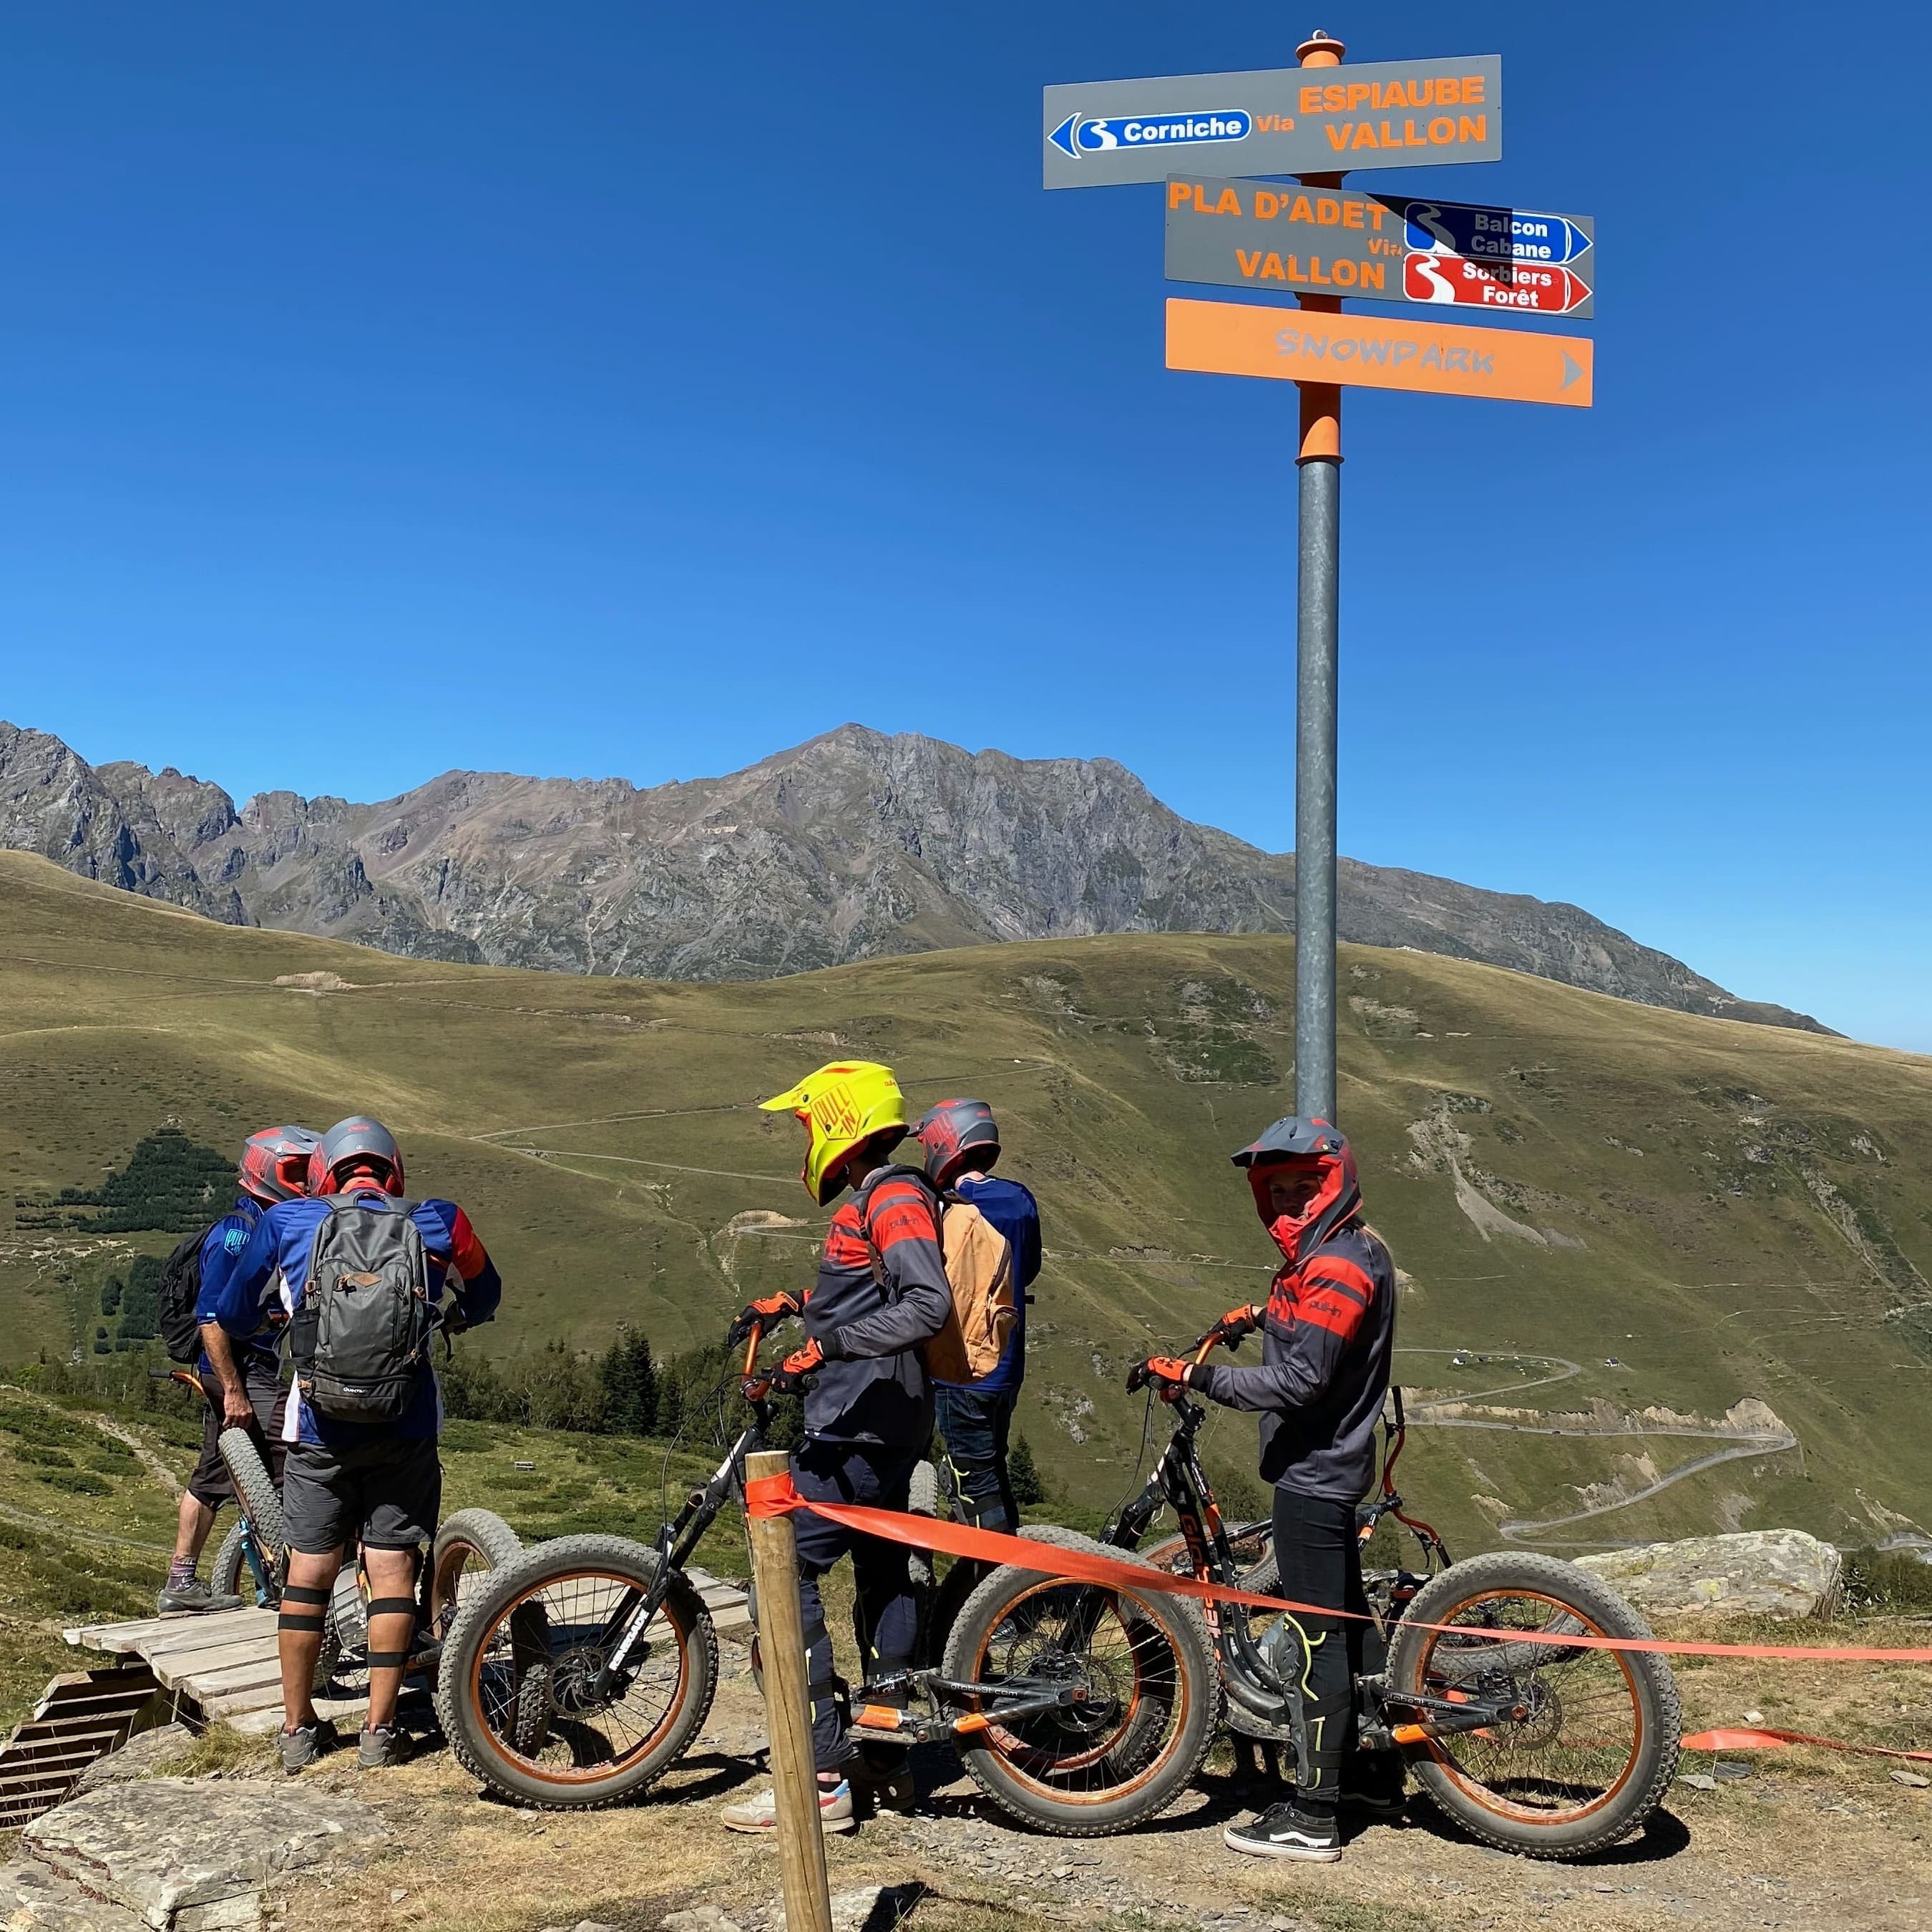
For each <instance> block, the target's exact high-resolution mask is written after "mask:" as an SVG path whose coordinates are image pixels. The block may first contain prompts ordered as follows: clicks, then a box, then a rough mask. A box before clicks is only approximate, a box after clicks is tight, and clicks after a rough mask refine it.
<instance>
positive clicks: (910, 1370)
mask: <svg viewBox="0 0 1932 1932" xmlns="http://www.w3.org/2000/svg"><path fill="white" fill-rule="evenodd" d="M861 1217H863V1218H861ZM868 1234H869V1235H870V1236H871V1240H870V1241H869V1243H868V1241H867V1238H866V1237H867V1235H868ZM875 1252H876V1253H877V1257H878V1264H879V1265H878V1272H877V1275H876V1276H875V1275H874V1272H873V1267H872V1261H873V1256H874V1253H875ZM951 1313H953V1289H952V1286H951V1284H950V1283H949V1282H948V1281H947V1279H946V1256H945V1254H944V1251H943V1250H941V1247H940V1241H939V1221H938V1208H937V1206H936V1205H935V1196H934V1195H933V1192H932V1187H931V1186H930V1184H929V1183H928V1182H927V1181H926V1179H925V1177H924V1176H923V1175H919V1174H918V1173H916V1172H914V1171H913V1169H909V1168H903V1167H883V1168H879V1169H875V1170H874V1172H872V1173H871V1175H868V1177H867V1178H866V1181H865V1186H864V1187H862V1189H861V1190H859V1193H857V1194H856V1195H855V1196H853V1198H852V1199H850V1200H849V1201H847V1202H845V1203H844V1205H842V1206H841V1208H839V1210H838V1213H837V1214H834V1215H833V1216H832V1226H830V1227H829V1229H826V1235H825V1251H824V1253H823V1256H821V1258H820V1262H819V1265H818V1280H817V1282H816V1283H814V1285H813V1286H812V1288H811V1291H810V1292H808V1294H807V1295H806V1296H805V1334H807V1335H808V1336H809V1337H811V1339H812V1340H814V1341H815V1342H816V1343H817V1344H818V1346H819V1347H820V1349H822V1350H823V1352H824V1355H825V1366H824V1367H823V1368H821V1369H820V1370H819V1371H818V1373H817V1375H816V1376H814V1377H813V1378H812V1380H811V1383H810V1385H808V1388H807V1389H806V1391H805V1433H806V1434H807V1435H808V1436H815V1437H817V1438H820V1439H823V1440H824V1441H827V1442H877V1443H881V1444H883V1445H886V1447H887V1448H895V1449H919V1450H923V1449H924V1448H925V1447H926V1444H927V1442H929V1440H930V1439H931V1438H932V1379H931V1378H930V1377H929V1376H928V1375H927V1374H926V1364H925V1361H924V1360H923V1359H922V1358H921V1356H920V1355H919V1349H920V1346H921V1345H922V1344H923V1343H927V1342H929V1341H931V1340H932V1338H933V1337H935V1335H937V1334H938V1333H939V1331H941V1329H942V1328H944V1327H945V1326H946V1320H947V1316H950V1314H951Z"/></svg>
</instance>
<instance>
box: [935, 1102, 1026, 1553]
mask: <svg viewBox="0 0 1932 1932" xmlns="http://www.w3.org/2000/svg"><path fill="white" fill-rule="evenodd" d="M913 1136H914V1137H915V1138H916V1139H917V1141H918V1142H919V1145H920V1146H921V1147H922V1148H924V1149H925V1150H926V1178H927V1179H928V1180H929V1181H931V1182H932V1184H933V1186H934V1187H938V1188H941V1189H945V1190H950V1192H951V1193H955V1194H956V1195H958V1196H959V1198H960V1199H961V1200H962V1201H970V1202H971V1203H972V1204H973V1205H974V1207H976V1208H978V1209H979V1211H980V1213H981V1214H983V1215H985V1216H986V1219H987V1220H989V1221H990V1222H991V1223H992V1224H993V1226H995V1228H997V1229H998V1230H999V1232H1001V1234H1003V1235H1005V1237H1006V1238H1007V1243H1008V1244H1009V1245H1010V1247H1011V1248H1012V1250H1013V1331H1012V1333H1011V1334H1009V1335H1008V1337H1007V1346H1006V1348H1005V1349H1004V1351H1003V1352H1001V1356H1000V1359H999V1361H998V1364H996V1365H995V1367H993V1368H992V1370H990V1371H989V1373H987V1374H986V1375H983V1376H981V1377H980V1379H979V1380H978V1381H977V1382H939V1381H937V1380H935V1382H934V1383H933V1394H934V1395H935V1397H936V1398H937V1400H938V1410H939V1433H940V1434H941V1436H942V1437H944V1439H945V1442H946V1460H947V1463H949V1464H950V1466H951V1467H952V1470H953V1489H954V1491H955V1493H956V1496H957V1499H958V1502H959V1515H960V1520H961V1521H962V1522H963V1523H969V1524H971V1526H973V1527H974V1528H975V1529H992V1530H1000V1531H1003V1532H1005V1533H1006V1534H1007V1535H1015V1534H1016V1533H1017V1532H1018V1531H1019V1526H1020V1513H1019V1508H1018V1506H1017V1505H1016V1504H1015V1502H1014V1501H1013V1484H1012V1482H1011V1481H1010V1479H1009V1478H1008V1475H1007V1440H1008V1438H1009V1436H1010V1433H1011V1431H1012V1429H1013V1410H1014V1409H1015V1408H1016V1406H1018V1404H1019V1399H1020V1384H1021V1383H1022V1382H1023V1381H1024V1380H1025V1377H1026V1305H1027V1290H1028V1289H1029V1288H1030V1287H1031V1286H1032V1285H1033V1283H1034V1279H1035V1278H1036V1277H1037V1276H1038V1274H1039V1273H1040V1204H1039V1203H1038V1202H1037V1201H1035V1200H1034V1198H1033V1194H1032V1192H1031V1190H1030V1189H1028V1188H1025V1187H1022V1186H1021V1185H1020V1184H1019V1182H1018V1181H1008V1180H1006V1179H1004V1178H999V1179H996V1178H995V1177H994V1176H993V1175H992V1172H991V1169H992V1166H993V1163H995V1161H996V1160H998V1159H999V1157H1000V1127H999V1123H998V1121H995V1119H994V1118H993V1110H992V1108H991V1107H989V1106H987V1104H986V1102H985V1101H983V1100H942V1101H941V1102H940V1103H939V1104H938V1106H936V1107H934V1108H932V1109H929V1111H928V1112H926V1114H925V1115H923V1116H922V1118H921V1119H920V1121H919V1125H918V1126H917V1127H914V1128H913Z"/></svg>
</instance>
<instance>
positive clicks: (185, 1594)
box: [154, 1577, 242, 1616]
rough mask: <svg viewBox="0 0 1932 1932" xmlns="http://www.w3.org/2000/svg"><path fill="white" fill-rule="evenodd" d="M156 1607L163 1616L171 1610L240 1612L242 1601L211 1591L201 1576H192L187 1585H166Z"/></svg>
mask: <svg viewBox="0 0 1932 1932" xmlns="http://www.w3.org/2000/svg"><path fill="white" fill-rule="evenodd" d="M154 1607H155V1609H156V1610H157V1611H159V1612H160V1614H161V1615H162V1616H166V1615H167V1613H169V1611H170V1610H239V1609H240V1608H241V1607H242V1599H241V1598H239V1597H231V1596H230V1595H228V1594H227V1592H225V1591H218V1590H211V1589H209V1588H208V1586H207V1585H206V1584H205V1583H203V1582H202V1580H201V1579H200V1578H199V1577H190V1578H189V1579H188V1580H187V1582H186V1583H168V1584H165V1585H163V1586H162V1589H161V1593H160V1595H159V1596H158V1597H157V1598H155V1599H154Z"/></svg>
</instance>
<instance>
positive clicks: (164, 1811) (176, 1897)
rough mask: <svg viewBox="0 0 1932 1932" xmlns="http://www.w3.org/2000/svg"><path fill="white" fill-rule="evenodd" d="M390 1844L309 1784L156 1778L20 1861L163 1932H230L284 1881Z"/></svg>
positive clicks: (80, 1804)
mask: <svg viewBox="0 0 1932 1932" xmlns="http://www.w3.org/2000/svg"><path fill="white" fill-rule="evenodd" d="M388 1835H389V1834H388V1831H387V1829H386V1827H385V1826H384V1825H383V1822H382V1820H380V1817H378V1816H377V1814H376V1813H375V1812H374V1811H371V1809H370V1808H369V1807H368V1805H365V1804H363V1803H362V1802H361V1801H360V1800H359V1799H354V1798H350V1797H347V1796H343V1795H341V1794H340V1793H336V1792H332V1791H325V1790H321V1789H320V1788H318V1787H317V1786H315V1785H314V1784H307V1783H305V1784H302V1786H300V1787H298V1788H296V1789H294V1790H291V1789H290V1788H289V1787H286V1786H284V1785H282V1784H280V1783H277V1784H272V1785H268V1784H211V1783H208V1782H206V1781H199V1782H198V1781H195V1780H193V1779H189V1778H149V1779H147V1780H145V1781H142V1782H140V1783H138V1784H112V1785H109V1786H108V1787H106V1788H105V1789H104V1790H99V1791H95V1792H90V1793H89V1794H88V1795H87V1796H86V1797H84V1798H79V1799H75V1800H74V1802H73V1803H72V1804H70V1805H62V1806H61V1807H59V1808H58V1810H56V1811H49V1812H48V1813H47V1814H46V1816H45V1817H41V1818H37V1819H36V1820H34V1823H32V1824H31V1825H29V1826H28V1827H27V1829H26V1832H25V1833H24V1834H23V1836H22V1839H21V1844H20V1849H21V1851H22V1853H23V1855H24V1856H25V1857H26V1858H29V1859H34V1860H37V1861H39V1862H40V1864H43V1865H44V1866H46V1867H48V1868H49V1870H52V1872H53V1873H54V1874H55V1876H57V1877H59V1878H63V1879H68V1880H71V1881H72V1882H74V1883H76V1884H78V1885H83V1886H85V1887H86V1888H87V1890H89V1891H91V1892H93V1893H95V1894H98V1896H100V1897H103V1898H105V1899H107V1900H110V1901H111V1902H112V1903H114V1904H115V1905H118V1906H122V1907H124V1909H126V1910H127V1911H128V1912H132V1913H133V1914H134V1915H136V1917H137V1918H140V1919H141V1920H142V1921H145V1924H148V1926H150V1927H153V1928H154V1932H226V1928H229V1927H251V1928H252V1927H254V1926H256V1925H257V1924H260V1919H261V1909H262V1892H263V1888H264V1887H265V1886H266V1885H268V1884H269V1882H271V1881H272V1880H273V1879H278V1878H279V1877H281V1876H283V1875H284V1873H290V1872H294V1871H297V1870H303V1869H305V1868H308V1867H314V1866H317V1865H323V1864H329V1863H331V1862H332V1861H335V1860H336V1859H338V1858H345V1859H346V1858H357V1859H358V1861H359V1855H360V1854H362V1853H363V1852H366V1851H368V1849H370V1848H371V1847H372V1846H374V1845H376V1844H377V1843H380V1842H381V1841H383V1840H384V1839H385V1838H387V1836H388Z"/></svg>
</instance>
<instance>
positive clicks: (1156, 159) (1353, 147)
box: [1040, 54, 1503, 246]
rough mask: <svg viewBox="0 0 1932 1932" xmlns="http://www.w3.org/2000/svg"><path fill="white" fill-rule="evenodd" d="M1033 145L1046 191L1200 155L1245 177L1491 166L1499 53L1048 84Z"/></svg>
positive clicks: (1149, 171) (1142, 175)
mask: <svg viewBox="0 0 1932 1932" xmlns="http://www.w3.org/2000/svg"><path fill="white" fill-rule="evenodd" d="M1040 148H1041V151H1042V154H1043V157H1044V179H1045V181H1046V185H1047V186H1048V187H1112V186H1114V185H1115V184H1118V183H1120V182H1121V181H1160V180H1162V179H1163V178H1165V176H1166V174H1167V173H1168V171H1169V169H1171V168H1172V166H1173V165H1174V160H1173V157H1174V156H1175V154H1177V153H1193V154H1199V155H1200V156H1201V157H1202V158H1203V159H1204V160H1205V159H1206V158H1207V157H1208V156H1209V155H1212V156H1213V157H1214V160H1215V161H1216V162H1217V163H1219V164H1220V165H1221V166H1224V167H1229V168H1237V167H1238V168H1239V169H1240V170H1241V172H1242V173H1243V174H1246V175H1269V174H1284V175H1292V174H1321V173H1334V172H1340V171H1341V170H1343V169H1354V168H1415V167H1432V166H1440V165H1442V164H1443V163H1448V162H1454V161H1496V160H1502V152H1503V64H1502V56H1501V55H1498V54H1472V55H1469V56H1467V57H1466V58H1461V59H1456V60H1426V61H1379V62H1367V63H1365V64H1364V65H1361V66H1359V67H1350V68H1339V67H1337V68H1300V67H1290V68H1266V69H1264V70H1262V71H1260V72H1259V73H1254V74H1175V75H1172V76H1170V77H1168V78H1167V79H1166V80H1094V81H1082V82H1076V83H1073V84H1071V85H1069V86H1056V87H1049V89H1046V95H1045V98H1044V101H1043V110H1042V120H1041V124H1040ZM1418 246H1426V244H1418Z"/></svg>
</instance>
